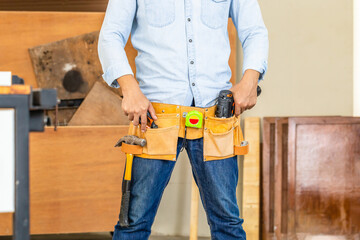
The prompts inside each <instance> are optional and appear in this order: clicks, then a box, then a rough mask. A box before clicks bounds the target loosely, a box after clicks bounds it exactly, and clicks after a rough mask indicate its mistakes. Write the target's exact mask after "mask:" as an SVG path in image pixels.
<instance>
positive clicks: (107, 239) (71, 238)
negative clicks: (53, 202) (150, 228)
mask: <svg viewBox="0 0 360 240" xmlns="http://www.w3.org/2000/svg"><path fill="white" fill-rule="evenodd" d="M11 239H12V238H11V237H1V236H0V240H11ZM187 239H189V238H188V237H169V236H153V237H150V239H149V240H187ZM31 240H111V235H110V233H87V234H59V235H33V236H31ZM198 240H210V238H198Z"/></svg>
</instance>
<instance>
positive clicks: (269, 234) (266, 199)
mask: <svg viewBox="0 0 360 240" xmlns="http://www.w3.org/2000/svg"><path fill="white" fill-rule="evenodd" d="M275 120H276V118H275V117H264V119H263V154H262V168H261V169H262V171H261V183H262V186H261V215H262V216H261V238H262V239H264V240H269V239H273V236H274V186H275V173H274V165H275V163H274V162H275Z"/></svg>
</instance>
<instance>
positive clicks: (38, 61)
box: [29, 31, 102, 99]
mask: <svg viewBox="0 0 360 240" xmlns="http://www.w3.org/2000/svg"><path fill="white" fill-rule="evenodd" d="M98 38H99V31H95V32H91V33H86V34H82V35H79V36H75V37H71V38H66V39H64V40H60V41H56V42H52V43H47V44H43V45H40V46H36V47H33V48H30V49H29V53H30V58H31V61H32V64H33V68H34V72H35V76H36V81H37V84H38V87H39V88H55V89H56V90H57V96H58V98H59V99H79V98H84V97H85V96H86V95H87V93H88V92H89V90H90V89H91V88H92V86H93V84H94V83H95V82H96V81H99V80H100V81H102V76H101V75H102V69H101V64H100V61H99V57H98V52H97V46H98Z"/></svg>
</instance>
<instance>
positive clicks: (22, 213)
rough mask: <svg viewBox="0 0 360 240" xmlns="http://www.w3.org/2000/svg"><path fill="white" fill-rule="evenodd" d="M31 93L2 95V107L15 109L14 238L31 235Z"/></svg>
mask: <svg viewBox="0 0 360 240" xmlns="http://www.w3.org/2000/svg"><path fill="white" fill-rule="evenodd" d="M29 103H30V95H11V94H10V95H1V94H0V108H14V109H15V213H14V217H13V239H14V240H30V235H29V215H30V213H29V124H30V111H29V105H30V104H29Z"/></svg>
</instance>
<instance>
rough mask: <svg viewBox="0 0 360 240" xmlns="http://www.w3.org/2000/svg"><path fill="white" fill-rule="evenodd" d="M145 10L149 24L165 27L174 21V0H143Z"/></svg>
mask: <svg viewBox="0 0 360 240" xmlns="http://www.w3.org/2000/svg"><path fill="white" fill-rule="evenodd" d="M145 12H146V13H145V14H146V20H147V22H148V24H149V25H151V26H153V27H165V26H167V25H169V24H171V23H173V22H174V21H175V0H145Z"/></svg>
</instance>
